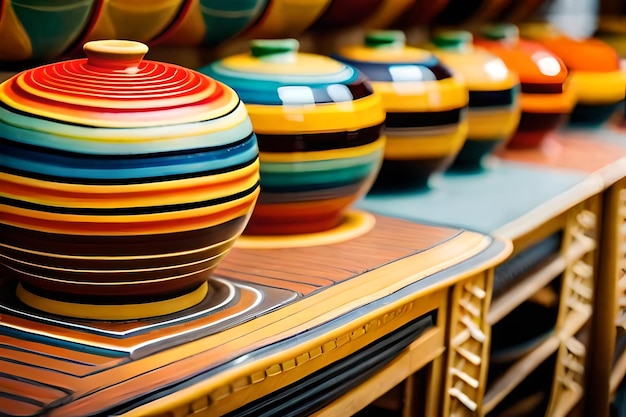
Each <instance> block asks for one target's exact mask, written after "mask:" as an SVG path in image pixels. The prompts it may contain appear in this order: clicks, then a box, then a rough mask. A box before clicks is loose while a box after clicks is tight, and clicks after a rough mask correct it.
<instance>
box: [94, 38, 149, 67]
mask: <svg viewBox="0 0 626 417" xmlns="http://www.w3.org/2000/svg"><path fill="white" fill-rule="evenodd" d="M83 51H84V52H85V54H86V55H87V63H88V64H89V65H93V66H94V67H99V68H104V69H109V70H114V71H121V72H126V73H129V74H134V73H136V72H137V71H138V67H139V64H140V63H141V60H142V59H143V57H144V55H145V54H146V53H147V52H148V46H146V45H144V44H143V43H141V42H135V41H126V40H99V41H90V42H87V43H86V44H85V45H83Z"/></svg>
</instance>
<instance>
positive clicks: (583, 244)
mask: <svg viewBox="0 0 626 417" xmlns="http://www.w3.org/2000/svg"><path fill="white" fill-rule="evenodd" d="M594 248H595V242H594V241H591V240H589V241H587V240H585V241H576V242H574V243H572V245H571V246H570V248H569V250H568V252H567V254H566V255H565V256H556V257H555V258H554V259H552V260H551V261H548V263H546V264H543V265H542V266H541V267H539V268H537V269H536V270H535V272H532V273H530V274H529V275H528V276H527V277H525V278H523V279H521V280H520V282H518V283H517V284H516V285H514V286H513V287H512V288H510V289H509V290H508V291H507V292H506V293H504V294H502V295H501V296H500V297H498V298H497V299H495V300H494V301H493V302H492V303H491V308H490V309H489V313H488V314H487V322H488V323H489V324H491V325H494V324H496V323H497V322H499V321H500V320H502V319H503V318H504V317H505V316H506V315H508V314H509V313H510V312H511V311H513V310H514V309H515V308H516V307H518V306H519V305H520V304H522V303H523V302H524V301H526V300H528V298H529V297H530V296H531V295H533V294H534V293H535V292H537V291H538V290H539V289H541V288H543V287H545V286H546V285H548V284H549V283H550V282H551V281H552V280H553V279H555V278H556V277H557V276H558V275H559V274H561V273H563V271H565V268H566V266H567V263H568V262H571V261H572V260H575V259H580V258H581V257H582V256H583V255H584V254H585V253H587V252H589V251H591V250H593V249H594Z"/></svg>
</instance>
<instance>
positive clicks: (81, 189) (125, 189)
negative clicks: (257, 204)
mask: <svg viewBox="0 0 626 417" xmlns="http://www.w3.org/2000/svg"><path fill="white" fill-rule="evenodd" d="M258 171H259V160H258V158H257V159H256V160H255V161H254V162H253V163H252V164H250V165H247V166H245V167H243V168H241V169H238V170H236V171H229V172H224V173H222V174H215V175H207V176H203V177H195V178H185V179H180V180H172V181H157V182H149V183H144V184H120V185H86V184H70V183H67V184H66V183H58V182H50V181H43V180H38V179H34V178H27V177H20V176H17V175H11V174H7V173H4V172H0V180H4V181H8V182H11V183H13V184H21V185H25V186H31V187H37V188H44V189H51V190H57V189H59V188H60V187H62V188H63V190H65V191H67V192H71V193H89V194H111V193H128V194H132V193H138V192H146V191H165V190H173V189H181V188H188V187H202V186H210V185H213V184H220V183H224V182H227V181H231V180H233V179H235V178H237V177H240V176H241V177H244V176H248V175H254V174H255V172H258Z"/></svg>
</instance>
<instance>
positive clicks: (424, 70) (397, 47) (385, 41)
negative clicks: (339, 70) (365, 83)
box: [337, 30, 452, 82]
mask: <svg viewBox="0 0 626 417" xmlns="http://www.w3.org/2000/svg"><path fill="white" fill-rule="evenodd" d="M337 57H338V58H340V59H341V60H342V61H344V62H347V63H348V64H352V65H355V66H357V67H358V68H359V70H361V71H363V72H364V73H365V75H367V77H368V78H369V79H370V80H372V81H402V82H404V81H433V80H442V79H446V78H449V77H451V76H452V73H451V72H450V70H449V69H448V68H447V67H445V66H443V65H442V64H441V62H440V61H439V59H438V58H437V57H436V56H435V55H433V54H432V53H431V52H430V51H427V50H425V49H421V48H415V47H412V46H408V45H406V37H405V34H404V33H403V32H402V31H396V30H380V31H372V32H369V33H367V34H366V36H365V39H364V42H363V44H362V45H354V46H348V47H344V48H342V49H340V50H339V53H338V54H337ZM416 67H419V69H418V70H415V68H416Z"/></svg>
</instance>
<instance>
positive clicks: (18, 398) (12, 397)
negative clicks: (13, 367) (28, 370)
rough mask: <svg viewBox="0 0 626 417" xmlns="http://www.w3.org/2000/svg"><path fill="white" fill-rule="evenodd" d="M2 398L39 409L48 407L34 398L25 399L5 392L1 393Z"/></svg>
mask: <svg viewBox="0 0 626 417" xmlns="http://www.w3.org/2000/svg"><path fill="white" fill-rule="evenodd" d="M2 359H3V360H5V361H7V362H10V363H15V364H18V365H21V363H20V362H16V361H12V360H9V359H7V358H2ZM43 369H46V368H43ZM0 397H4V398H9V399H11V400H13V401H16V402H21V403H26V404H30V405H34V406H36V407H39V408H43V407H44V406H45V405H46V404H44V403H42V402H41V401H37V400H33V399H32V398H29V397H23V396H21V395H15V394H10V393H8V392H3V391H0Z"/></svg>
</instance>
